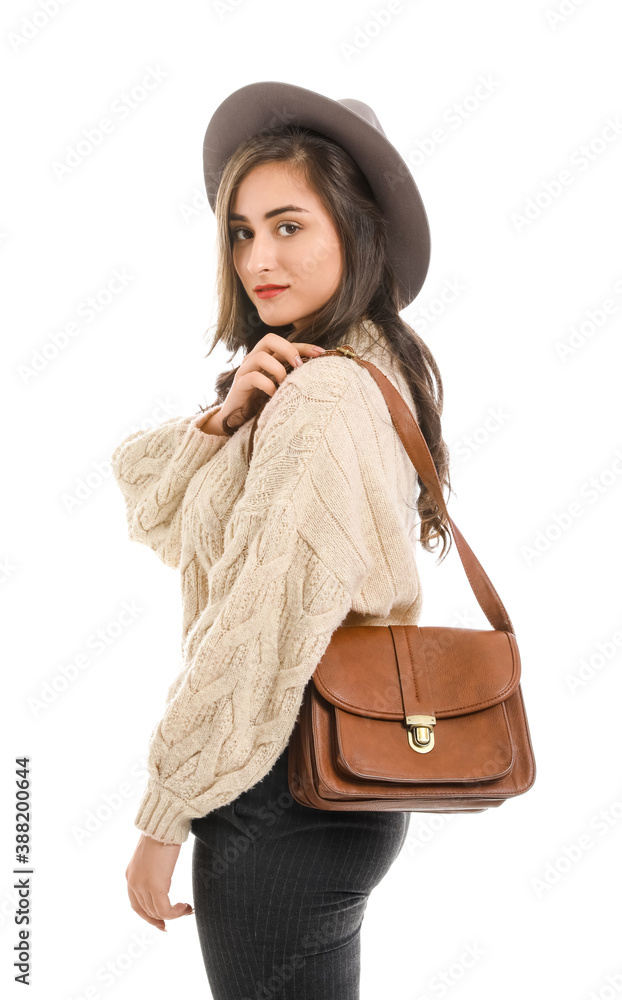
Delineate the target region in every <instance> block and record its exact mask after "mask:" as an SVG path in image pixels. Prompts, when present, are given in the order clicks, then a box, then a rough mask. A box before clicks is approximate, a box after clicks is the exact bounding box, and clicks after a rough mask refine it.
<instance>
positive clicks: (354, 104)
mask: <svg viewBox="0 0 622 1000" xmlns="http://www.w3.org/2000/svg"><path fill="white" fill-rule="evenodd" d="M337 103H338V104H343V106H344V108H347V109H348V111H354V113H355V114H356V115H358V116H359V118H362V119H363V120H364V121H366V122H367V123H368V124H369V125H373V127H374V128H375V129H376V131H377V132H380V134H381V135H383V136H384V137H385V139H386V133H385V131H384V129H383V127H382V125H381V124H380V122H379V121H378V118H377V117H376V115H375V113H374V112H373V111H372V109H371V108H370V106H369V104H364V102H363V101H357V100H356V98H354V97H342V98H340V99H339V100H338V101H337Z"/></svg>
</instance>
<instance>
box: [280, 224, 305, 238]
mask: <svg viewBox="0 0 622 1000" xmlns="http://www.w3.org/2000/svg"><path fill="white" fill-rule="evenodd" d="M281 226H289V227H290V229H293V230H294V233H295V232H296V231H297V230H298V229H300V226H297V225H296V223H295V222H279V224H278V226H277V227H276V228H277V229H280V228H281ZM290 235H291V236H293V233H290Z"/></svg>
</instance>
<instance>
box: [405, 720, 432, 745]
mask: <svg viewBox="0 0 622 1000" xmlns="http://www.w3.org/2000/svg"><path fill="white" fill-rule="evenodd" d="M406 725H407V726H408V742H409V744H410V746H411V747H412V749H413V750H416V751H417V753H429V752H430V750H432V748H433V746H434V730H433V728H432V727H433V726H435V725H436V717H435V716H434V715H407V716H406Z"/></svg>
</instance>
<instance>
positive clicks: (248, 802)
mask: <svg viewBox="0 0 622 1000" xmlns="http://www.w3.org/2000/svg"><path fill="white" fill-rule="evenodd" d="M288 750H289V747H286V748H285V750H284V751H283V753H282V754H281V756H280V757H279V758H278V760H277V761H276V763H275V764H274V766H273V768H272V770H271V771H270V772H269V773H268V774H267V775H266V776H265V777H264V778H263V779H262V780H261V781H259V782H258V783H257V784H256V785H254V786H253V787H252V788H249V789H248V790H247V791H245V792H243V793H242V794H241V795H240V796H238V798H237V799H235V800H234V801H233V802H231V803H229V804H228V805H226V806H222V807H221V808H220V809H215V810H213V811H212V812H210V813H208V814H207V816H202V817H201V818H200V819H194V820H192V826H191V830H192V833H193V834H194V836H195V841H194V846H193V854H192V884H193V895H194V911H195V920H196V926H197V930H198V934H199V941H200V944H201V951H202V954H203V961H204V963H205V969H206V972H207V978H208V982H209V985H210V988H211V992H212V996H213V998H214V1000H277V998H278V1000H286V998H287V1000H320V998H321V1000H330V998H332V997H335V998H339V1000H358V998H359V984H360V931H361V925H362V922H363V916H364V912H365V908H366V906H367V902H368V899H369V894H370V892H371V890H372V889H373V888H375V886H377V885H378V883H379V882H380V881H381V879H382V878H384V876H385V875H386V874H387V872H388V871H389V868H390V867H391V865H392V864H393V862H394V861H395V859H396V858H397V856H398V854H399V853H400V851H401V849H402V847H403V844H404V841H405V840H406V835H407V833H408V827H409V823H410V813H407V812H369V811H367V812H365V811H361V812H357V811H350V812H347V811H338V810H322V809H312V808H310V807H309V806H303V805H301V804H300V803H298V802H296V800H295V799H294V798H293V797H292V795H291V793H290V791H289V786H288V783H287V765H288Z"/></svg>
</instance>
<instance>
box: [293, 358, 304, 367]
mask: <svg viewBox="0 0 622 1000" xmlns="http://www.w3.org/2000/svg"><path fill="white" fill-rule="evenodd" d="M294 364H295V365H296V368H300V366H301V364H302V358H301V357H295V358H294Z"/></svg>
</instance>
